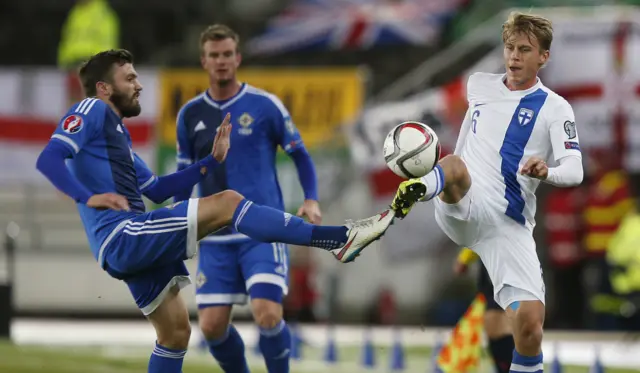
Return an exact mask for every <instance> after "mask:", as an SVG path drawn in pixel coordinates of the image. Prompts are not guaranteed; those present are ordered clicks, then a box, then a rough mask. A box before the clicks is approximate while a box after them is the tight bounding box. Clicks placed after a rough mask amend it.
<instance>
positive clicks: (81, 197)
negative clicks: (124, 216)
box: [36, 140, 129, 211]
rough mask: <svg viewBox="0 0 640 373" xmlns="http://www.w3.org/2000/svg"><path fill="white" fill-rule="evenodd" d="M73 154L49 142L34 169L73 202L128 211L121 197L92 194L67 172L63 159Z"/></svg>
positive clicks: (126, 203)
mask: <svg viewBox="0 0 640 373" xmlns="http://www.w3.org/2000/svg"><path fill="white" fill-rule="evenodd" d="M72 156H73V153H72V152H71V150H69V148H68V147H66V146H64V145H62V143H60V142H59V141H57V140H51V141H49V143H48V144H47V146H46V147H45V148H44V150H43V151H42V153H40V156H39V157H38V161H37V163H36V168H37V169H38V171H40V172H41V173H42V174H43V175H44V176H45V177H46V178H47V179H48V180H49V181H50V182H51V183H52V184H53V185H54V186H55V187H56V188H58V190H60V191H61V192H63V193H64V194H66V195H68V196H69V197H71V198H72V199H73V200H74V201H76V202H80V203H84V204H86V205H87V206H89V207H93V208H97V209H112V210H116V211H128V210H129V202H128V201H127V199H126V198H125V197H123V196H121V195H118V194H115V193H104V194H92V193H91V192H90V191H89V190H88V189H87V188H86V187H85V186H84V185H82V183H80V181H78V179H77V178H76V177H75V176H73V175H72V174H71V172H69V169H67V166H66V165H65V159H67V158H71V157H72Z"/></svg>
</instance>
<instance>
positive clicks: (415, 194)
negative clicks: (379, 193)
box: [391, 179, 427, 219]
mask: <svg viewBox="0 0 640 373" xmlns="http://www.w3.org/2000/svg"><path fill="white" fill-rule="evenodd" d="M426 193H427V186H426V185H425V184H424V183H423V182H422V180H421V179H409V180H405V181H403V182H401V183H400V186H398V191H397V192H396V196H395V197H394V198H393V202H391V208H392V209H393V211H395V213H396V217H398V218H400V219H403V218H404V217H405V216H407V215H408V214H409V211H411V209H412V208H413V205H414V204H415V203H416V202H418V201H420V200H421V199H422V198H424V196H425V195H426Z"/></svg>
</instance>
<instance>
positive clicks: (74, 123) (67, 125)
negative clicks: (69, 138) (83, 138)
mask: <svg viewBox="0 0 640 373" xmlns="http://www.w3.org/2000/svg"><path fill="white" fill-rule="evenodd" d="M81 129H82V118H81V117H80V116H78V115H69V116H68V117H66V118H64V121H63V122H62V130H63V131H64V132H66V133H68V134H71V135H73V134H74V133H78V132H80V130H81Z"/></svg>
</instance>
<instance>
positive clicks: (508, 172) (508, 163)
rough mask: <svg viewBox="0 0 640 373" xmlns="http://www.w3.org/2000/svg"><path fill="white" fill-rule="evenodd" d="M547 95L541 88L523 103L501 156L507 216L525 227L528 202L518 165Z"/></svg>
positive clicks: (506, 137) (522, 101) (528, 96)
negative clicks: (525, 209) (519, 177)
mask: <svg viewBox="0 0 640 373" xmlns="http://www.w3.org/2000/svg"><path fill="white" fill-rule="evenodd" d="M547 95H548V94H547V92H545V91H543V90H542V89H538V90H536V91H535V92H533V93H530V94H528V95H526V96H524V97H523V98H522V99H521V100H520V103H519V104H518V107H517V108H516V110H515V112H514V113H513V117H512V118H511V122H510V123H509V127H508V128H507V133H506V134H505V136H504V142H503V143H502V147H501V148H500V156H502V169H501V171H502V176H503V177H504V184H505V186H506V188H505V195H504V196H505V198H506V199H507V201H508V205H507V211H506V212H505V214H506V215H507V216H509V217H510V218H512V219H513V220H515V221H517V222H518V223H519V224H522V225H524V224H525V218H524V215H523V214H522V212H523V211H524V206H525V202H524V198H523V197H522V193H521V188H520V184H519V183H518V177H517V174H518V165H519V164H520V160H521V159H522V156H523V155H524V148H525V146H527V142H529V138H530V137H531V133H532V132H533V126H534V125H535V123H536V119H538V114H539V113H540V109H541V108H542V105H544V102H545V100H546V99H547Z"/></svg>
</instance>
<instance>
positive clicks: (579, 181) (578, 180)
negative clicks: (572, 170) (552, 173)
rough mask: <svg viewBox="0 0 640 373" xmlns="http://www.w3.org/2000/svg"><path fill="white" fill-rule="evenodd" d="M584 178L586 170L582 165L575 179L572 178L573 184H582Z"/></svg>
mask: <svg viewBox="0 0 640 373" xmlns="http://www.w3.org/2000/svg"><path fill="white" fill-rule="evenodd" d="M583 179H584V170H583V169H582V167H580V168H579V169H578V170H577V172H576V175H575V178H574V180H572V181H573V184H572V185H571V186H578V185H580V184H582V180H583Z"/></svg>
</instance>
